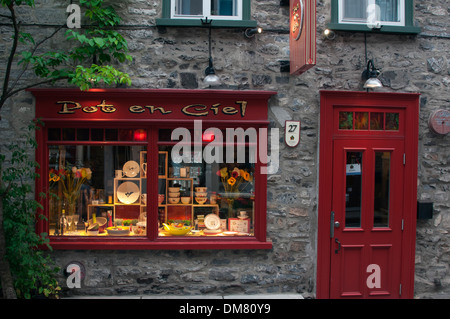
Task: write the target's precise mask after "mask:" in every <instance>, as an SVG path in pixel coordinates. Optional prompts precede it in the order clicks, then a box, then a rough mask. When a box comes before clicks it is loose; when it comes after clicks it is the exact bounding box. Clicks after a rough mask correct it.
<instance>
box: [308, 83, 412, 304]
mask: <svg viewBox="0 0 450 319" xmlns="http://www.w3.org/2000/svg"><path fill="white" fill-rule="evenodd" d="M320 94H321V105H320V108H321V110H320V154H319V156H320V158H319V208H318V242H317V247H318V249H317V286H316V287H317V291H316V296H317V298H345V299H347V298H412V297H413V296H414V253H415V232H416V214H417V211H416V207H417V156H418V145H417V144H418V126H419V125H418V124H419V123H418V120H419V117H418V111H419V94H414V93H373V92H348V91H321V92H320Z"/></svg>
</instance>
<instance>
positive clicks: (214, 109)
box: [211, 103, 220, 115]
mask: <svg viewBox="0 0 450 319" xmlns="http://www.w3.org/2000/svg"><path fill="white" fill-rule="evenodd" d="M219 106H220V103H217V104H214V105H213V106H211V110H213V112H214V115H217V113H219Z"/></svg>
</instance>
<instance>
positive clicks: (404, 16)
mask: <svg viewBox="0 0 450 319" xmlns="http://www.w3.org/2000/svg"><path fill="white" fill-rule="evenodd" d="M413 11H414V6H413V1H412V0H332V12H331V23H330V25H329V28H330V29H333V30H346V31H365V32H366V31H375V32H391V33H419V32H420V28H418V27H414V23H413Z"/></svg>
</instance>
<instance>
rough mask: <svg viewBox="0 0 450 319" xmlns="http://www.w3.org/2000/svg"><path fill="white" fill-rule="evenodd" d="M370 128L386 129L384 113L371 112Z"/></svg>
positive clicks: (376, 129) (375, 129) (374, 129)
mask: <svg viewBox="0 0 450 319" xmlns="http://www.w3.org/2000/svg"><path fill="white" fill-rule="evenodd" d="M370 129H371V130H373V131H379V130H383V129H384V113H379V112H371V113H370Z"/></svg>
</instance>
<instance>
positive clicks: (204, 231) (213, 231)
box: [203, 229, 221, 235]
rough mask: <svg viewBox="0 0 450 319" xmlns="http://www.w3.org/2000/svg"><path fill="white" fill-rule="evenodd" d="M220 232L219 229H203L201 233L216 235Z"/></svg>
mask: <svg viewBox="0 0 450 319" xmlns="http://www.w3.org/2000/svg"><path fill="white" fill-rule="evenodd" d="M220 233H221V231H220V230H217V229H204V230H203V234H205V235H217V234H220Z"/></svg>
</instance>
